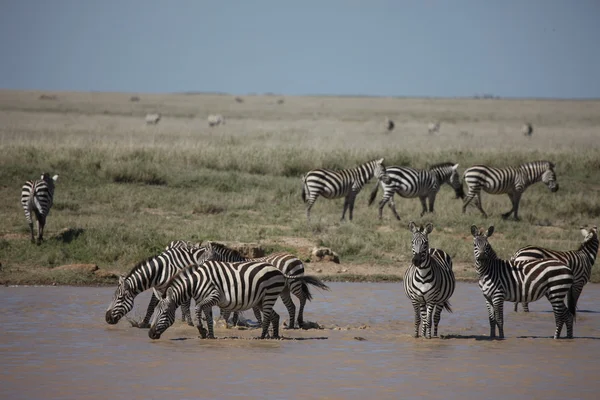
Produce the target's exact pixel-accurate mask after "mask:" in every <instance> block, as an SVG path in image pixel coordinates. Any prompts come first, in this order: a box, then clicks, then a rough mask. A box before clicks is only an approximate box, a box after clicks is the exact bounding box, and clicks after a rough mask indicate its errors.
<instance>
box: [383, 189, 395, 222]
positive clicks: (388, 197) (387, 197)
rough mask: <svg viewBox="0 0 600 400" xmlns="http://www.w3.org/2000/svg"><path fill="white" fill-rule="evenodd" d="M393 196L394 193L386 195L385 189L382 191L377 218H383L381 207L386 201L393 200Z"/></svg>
mask: <svg viewBox="0 0 600 400" xmlns="http://www.w3.org/2000/svg"><path fill="white" fill-rule="evenodd" d="M393 196H394V194H393V193H392V195H391V196H388V195H387V193H385V190H384V192H383V198H382V199H381V201H380V202H379V219H383V208H384V207H385V205H386V203H388V202H389V201H390V200H391V201H392V202H393V201H394V200H393ZM389 206H390V208H392V204H391V203H389Z"/></svg>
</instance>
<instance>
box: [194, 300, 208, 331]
mask: <svg viewBox="0 0 600 400" xmlns="http://www.w3.org/2000/svg"><path fill="white" fill-rule="evenodd" d="M202 310H203V306H202V305H201V304H200V303H196V319H197V320H198V326H197V328H198V333H200V337H201V338H202V339H206V336H207V330H206V329H205V328H204V327H203V326H202V321H203V320H204V318H202ZM205 315H206V312H205Z"/></svg>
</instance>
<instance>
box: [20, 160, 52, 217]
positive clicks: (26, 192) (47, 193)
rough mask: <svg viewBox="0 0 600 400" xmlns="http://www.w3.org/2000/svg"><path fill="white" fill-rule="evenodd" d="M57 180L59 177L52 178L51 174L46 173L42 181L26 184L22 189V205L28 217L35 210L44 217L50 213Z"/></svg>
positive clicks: (32, 181) (41, 178) (31, 181)
mask: <svg viewBox="0 0 600 400" xmlns="http://www.w3.org/2000/svg"><path fill="white" fill-rule="evenodd" d="M57 179H58V175H54V176H53V177H50V174H49V173H47V172H45V173H43V174H42V176H41V177H40V179H37V180H30V181H27V182H25V184H24V185H23V188H22V189H21V204H22V205H23V208H24V210H25V214H26V215H29V214H30V213H31V211H33V210H34V209H35V210H37V212H38V213H40V214H41V215H44V216H47V215H48V214H49V213H50V208H51V207H52V203H53V199H54V183H55V182H56V180H57ZM29 219H30V218H29V217H28V220H29Z"/></svg>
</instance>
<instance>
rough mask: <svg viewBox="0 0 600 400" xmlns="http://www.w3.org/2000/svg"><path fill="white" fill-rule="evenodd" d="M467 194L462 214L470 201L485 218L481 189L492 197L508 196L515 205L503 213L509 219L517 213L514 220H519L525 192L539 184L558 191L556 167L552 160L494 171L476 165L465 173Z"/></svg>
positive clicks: (552, 190) (491, 168)
mask: <svg viewBox="0 0 600 400" xmlns="http://www.w3.org/2000/svg"><path fill="white" fill-rule="evenodd" d="M464 181H465V182H466V183H467V187H468V193H467V196H466V197H465V199H464V202H463V213H464V212H465V211H466V209H467V206H468V205H469V203H470V202H471V200H473V199H474V200H475V206H476V207H477V208H478V209H479V211H481V213H482V214H483V216H484V217H486V218H487V214H486V213H485V211H483V207H482V206H481V190H482V189H483V190H484V191H485V192H487V193H490V194H507V195H508V198H509V199H510V201H511V203H512V208H511V209H510V211H508V212H506V213H504V214H502V218H504V219H506V218H508V217H509V216H510V214H512V213H514V219H515V221H518V220H519V219H520V218H519V215H518V214H519V202H520V200H521V196H522V195H523V192H524V191H525V189H527V188H528V187H529V186H530V185H533V184H534V183H536V182H539V181H542V182H544V183H545V184H546V186H548V188H549V189H550V191H551V192H556V191H557V190H558V183H557V182H556V173H555V172H554V164H553V163H551V162H550V161H533V162H528V163H525V164H521V165H520V166H518V167H506V168H493V167H488V166H486V165H474V166H472V167H470V168H467V170H466V171H465V173H464Z"/></svg>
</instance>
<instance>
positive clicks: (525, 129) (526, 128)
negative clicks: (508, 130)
mask: <svg viewBox="0 0 600 400" xmlns="http://www.w3.org/2000/svg"><path fill="white" fill-rule="evenodd" d="M521 133H523V136H529V137H531V135H533V125H531V124H530V123H529V122H527V123H525V124H524V125H523V126H522V127H521Z"/></svg>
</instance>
